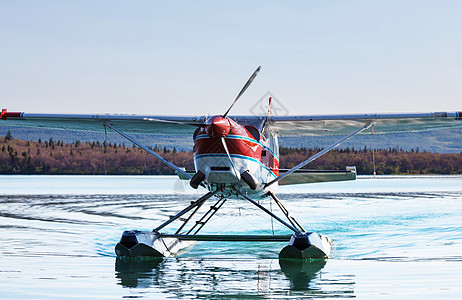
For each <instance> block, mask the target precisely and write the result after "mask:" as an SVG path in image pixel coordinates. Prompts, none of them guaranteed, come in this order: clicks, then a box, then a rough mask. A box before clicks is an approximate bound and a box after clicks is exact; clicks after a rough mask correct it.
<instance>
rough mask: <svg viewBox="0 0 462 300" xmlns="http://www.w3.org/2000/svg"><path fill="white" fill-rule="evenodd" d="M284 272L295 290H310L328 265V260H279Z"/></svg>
mask: <svg viewBox="0 0 462 300" xmlns="http://www.w3.org/2000/svg"><path fill="white" fill-rule="evenodd" d="M279 265H280V266H281V270H282V272H284V274H285V275H286V276H287V278H289V280H290V287H291V289H293V290H310V289H313V288H310V282H311V281H312V280H314V279H315V278H316V277H317V276H318V274H319V275H320V273H321V272H320V271H321V269H322V268H324V266H325V265H326V260H324V259H321V260H311V261H304V260H290V259H279Z"/></svg>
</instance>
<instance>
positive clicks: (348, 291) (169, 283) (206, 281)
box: [115, 258, 355, 298]
mask: <svg viewBox="0 0 462 300" xmlns="http://www.w3.org/2000/svg"><path fill="white" fill-rule="evenodd" d="M325 265H326V260H313V261H294V260H279V266H280V269H279V267H278V264H277V263H276V260H271V259H265V260H261V259H258V260H257V259H255V260H254V259H246V260H244V259H215V260H214V259H185V258H174V259H171V258H168V259H142V260H139V259H127V258H117V259H116V263H115V271H116V274H115V275H116V278H118V279H119V280H120V281H119V283H118V284H120V285H122V286H123V287H126V288H131V289H132V292H136V291H138V292H139V293H140V294H141V293H145V292H146V289H149V291H151V292H156V291H157V292H161V293H166V294H170V295H172V294H173V295H175V297H178V298H180V297H181V298H210V297H214V296H222V295H223V292H224V291H226V296H227V297H229V296H236V297H242V296H244V295H246V296H257V297H258V296H265V295H277V296H294V297H297V298H298V297H313V296H322V297H334V298H338V297H340V298H349V297H355V296H354V291H353V289H354V282H353V281H352V277H351V276H349V275H347V276H341V275H340V276H339V274H335V275H330V274H329V273H327V274H322V272H321V270H322V269H323V267H324V266H325ZM281 271H282V272H281ZM321 274H322V275H323V276H321ZM132 295H133V294H132Z"/></svg>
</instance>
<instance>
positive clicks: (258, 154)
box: [193, 119, 279, 176]
mask: <svg viewBox="0 0 462 300" xmlns="http://www.w3.org/2000/svg"><path fill="white" fill-rule="evenodd" d="M229 121H230V125H231V128H230V131H229V134H228V135H229V136H230V138H226V137H225V141H226V146H227V147H228V150H229V153H230V154H237V155H242V156H247V157H250V158H253V159H256V160H258V161H260V162H261V163H262V164H263V165H264V166H266V167H268V168H269V169H271V171H273V173H274V174H275V175H276V176H278V175H279V160H278V159H277V158H276V157H274V156H273V154H272V153H271V152H270V151H268V150H265V149H264V148H263V146H262V145H261V143H259V142H258V141H256V140H255V139H254V138H253V136H252V135H251V134H250V132H249V131H248V130H247V129H245V128H244V127H243V126H241V125H240V124H238V123H236V122H234V121H233V120H232V119H229ZM197 136H199V137H200V138H197V139H196V140H195V142H194V149H193V151H194V156H196V155H200V154H216V153H219V154H224V153H226V151H225V149H224V147H223V144H222V143H221V141H220V139H216V138H211V137H208V135H207V133H206V132H205V129H204V128H201V129H200V131H199V132H198V134H197ZM231 136H232V137H231ZM260 142H262V141H260ZM262 152H263V153H264V155H262Z"/></svg>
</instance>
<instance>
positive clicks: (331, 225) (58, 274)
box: [0, 176, 462, 299]
mask: <svg viewBox="0 0 462 300" xmlns="http://www.w3.org/2000/svg"><path fill="white" fill-rule="evenodd" d="M202 193H203V191H194V190H192V189H189V188H188V187H187V186H186V185H184V184H183V182H181V181H180V180H178V179H177V178H175V177H171V176H0V194H1V195H0V227H1V231H0V295H2V298H4V299H64V298H66V299H83V298H90V299H122V298H151V299H152V298H154V299H167V298H173V299H175V298H179V297H182V298H208V299H209V298H249V297H250V298H277V299H286V298H295V299H298V298H305V297H306V298H355V297H357V298H372V299H376V298H381V297H386V298H393V299H401V298H402V299H404V298H406V299H409V298H419V299H421V298H427V299H435V298H438V299H443V298H448V299H454V298H458V297H459V295H460V294H461V293H462V285H461V282H462V202H461V200H462V177H461V176H385V177H377V178H373V177H361V178H360V179H358V180H357V181H355V182H338V183H320V184H312V185H299V186H294V187H281V188H280V189H279V193H278V195H279V197H280V198H281V200H282V201H283V202H284V204H285V205H286V207H287V208H288V209H289V210H290V211H291V212H292V213H293V215H295V216H296V217H297V218H298V220H299V221H300V222H301V223H302V224H303V225H304V227H305V228H306V229H307V230H310V231H317V232H320V233H323V234H326V235H328V236H329V237H331V238H332V239H333V240H334V247H333V251H332V255H331V256H332V257H331V258H330V259H328V260H327V261H315V262H311V263H309V262H303V263H294V262H287V261H279V260H278V258H277V257H278V253H279V251H280V250H281V249H282V248H283V247H284V245H285V243H251V242H242V243H229V242H227V243H216V242H201V243H197V244H196V245H195V246H194V247H192V248H190V249H187V251H185V252H183V253H181V254H179V255H178V256H177V257H172V258H166V259H162V260H150V261H135V262H133V261H126V260H118V259H116V257H115V253H114V246H115V244H116V243H117V242H118V240H119V238H120V235H121V233H122V231H123V230H127V229H141V230H150V229H152V228H154V227H156V226H157V225H159V224H160V223H161V222H163V221H165V220H167V219H168V218H169V216H171V215H173V214H175V213H176V212H178V211H179V210H181V209H182V208H183V207H184V206H186V205H188V204H189V202H190V201H192V200H195V199H197V198H198V197H199V196H200V195H201V194H202ZM262 204H263V205H265V206H266V207H267V208H268V209H272V210H273V211H275V212H278V210H277V207H276V206H275V205H272V206H271V205H270V203H269V201H268V200H264V201H262ZM174 227H175V226H170V227H167V229H166V231H167V232H172V231H174V229H175V228H174ZM273 232H274V233H275V234H284V233H289V232H288V231H287V230H286V229H285V228H284V227H283V226H280V225H279V224H277V223H276V222H275V221H272V220H271V219H270V218H269V217H268V216H267V215H265V214H264V213H261V212H260V211H257V210H256V208H255V207H254V206H253V205H249V203H248V202H246V201H245V200H230V201H228V202H226V204H225V205H224V207H223V208H222V209H220V210H219V211H218V213H217V215H216V216H215V217H214V218H213V219H212V220H211V221H210V222H209V224H207V226H206V227H204V229H203V233H247V234H252V233H253V234H272V233H273Z"/></svg>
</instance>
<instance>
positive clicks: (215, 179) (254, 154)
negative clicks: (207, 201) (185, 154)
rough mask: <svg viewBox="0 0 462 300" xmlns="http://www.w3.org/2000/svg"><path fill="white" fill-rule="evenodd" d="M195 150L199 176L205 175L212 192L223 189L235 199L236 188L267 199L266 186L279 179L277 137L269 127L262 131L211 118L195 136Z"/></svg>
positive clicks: (228, 120) (266, 126)
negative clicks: (200, 174) (234, 191)
mask: <svg viewBox="0 0 462 300" xmlns="http://www.w3.org/2000/svg"><path fill="white" fill-rule="evenodd" d="M193 150H194V151H193V152H194V166H195V169H196V172H201V173H202V174H203V177H204V182H205V183H206V185H207V186H208V188H209V189H210V190H211V191H213V190H216V189H222V190H223V194H226V195H232V194H233V188H240V189H242V190H243V191H245V192H246V193H248V194H253V195H264V194H265V193H266V192H267V190H266V189H265V184H266V183H268V182H269V181H271V180H273V179H275V178H276V177H277V176H278V175H279V157H278V156H279V155H278V143H277V136H276V134H275V133H274V132H272V130H271V128H270V127H269V124H265V125H264V127H262V130H261V131H260V130H259V129H258V128H256V127H254V126H250V125H247V126H245V125H240V124H238V123H237V122H235V121H233V120H232V119H230V118H228V117H225V118H223V117H222V116H212V117H209V118H208V119H207V121H206V122H205V125H204V126H203V127H200V128H198V129H197V130H196V132H195V133H194V149H193ZM249 175H250V177H249ZM252 180H253V181H254V183H255V185H254V184H253V182H252ZM276 186H277V185H272V186H271V189H273V190H274V189H275V188H276Z"/></svg>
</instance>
